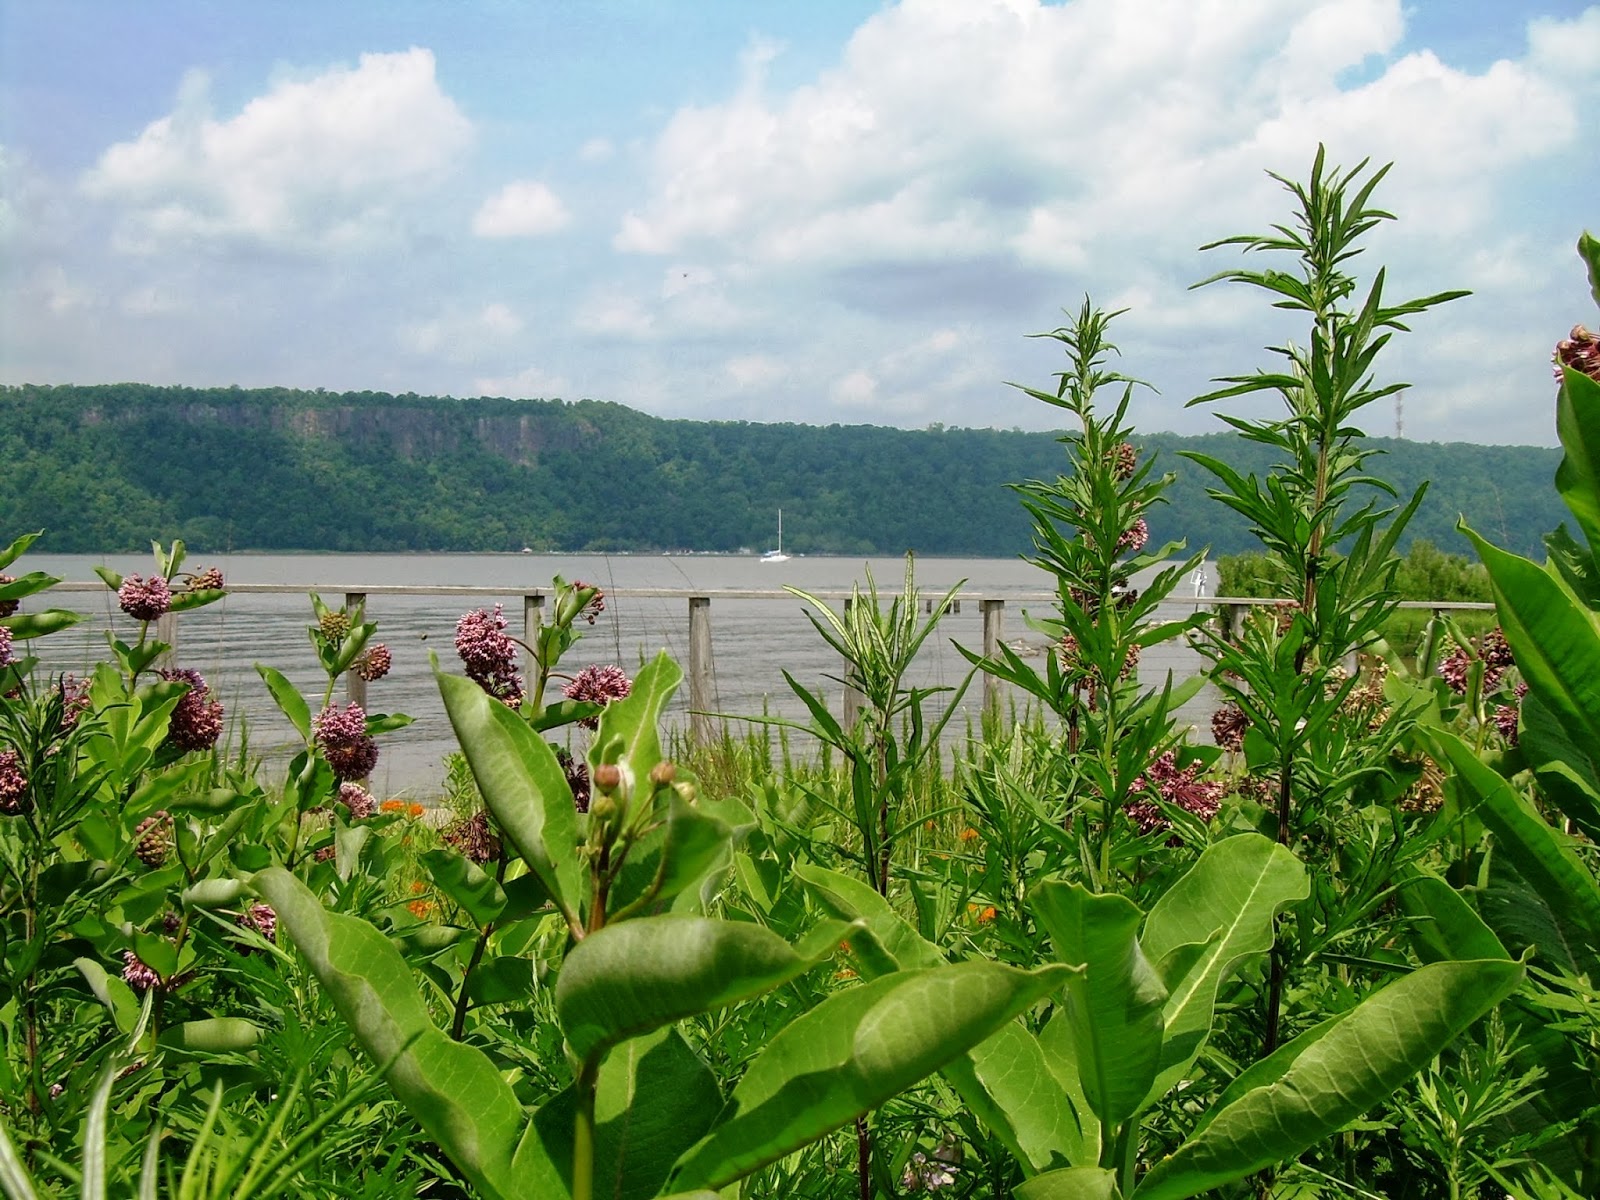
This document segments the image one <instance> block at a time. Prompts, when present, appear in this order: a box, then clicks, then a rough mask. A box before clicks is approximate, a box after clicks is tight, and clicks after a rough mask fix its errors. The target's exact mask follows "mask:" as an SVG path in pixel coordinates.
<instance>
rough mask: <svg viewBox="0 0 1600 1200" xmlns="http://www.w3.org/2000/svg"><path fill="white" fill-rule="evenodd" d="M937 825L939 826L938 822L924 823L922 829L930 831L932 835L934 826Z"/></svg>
mask: <svg viewBox="0 0 1600 1200" xmlns="http://www.w3.org/2000/svg"><path fill="white" fill-rule="evenodd" d="M935 824H937V822H934V821H924V822H923V823H922V827H923V828H924V829H926V830H927V831H928V832H929V833H932V832H933V828H934V825H935Z"/></svg>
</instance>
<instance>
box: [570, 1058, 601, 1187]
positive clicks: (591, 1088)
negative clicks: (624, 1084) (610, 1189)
mask: <svg viewBox="0 0 1600 1200" xmlns="http://www.w3.org/2000/svg"><path fill="white" fill-rule="evenodd" d="M599 1079H600V1060H599V1059H598V1058H597V1057H590V1058H586V1059H584V1060H583V1063H582V1064H581V1065H580V1066H579V1067H578V1078H577V1080H576V1082H575V1083H574V1087H575V1088H576V1089H577V1093H578V1114H577V1116H576V1117H575V1118H574V1119H573V1124H572V1200H594V1094H595V1088H596V1085H597V1084H598V1082H599Z"/></svg>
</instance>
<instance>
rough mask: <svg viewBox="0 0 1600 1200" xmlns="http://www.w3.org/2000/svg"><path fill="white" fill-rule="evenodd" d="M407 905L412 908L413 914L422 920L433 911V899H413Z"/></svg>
mask: <svg viewBox="0 0 1600 1200" xmlns="http://www.w3.org/2000/svg"><path fill="white" fill-rule="evenodd" d="M406 907H407V908H409V909H410V910H411V915H412V916H414V917H416V918H417V919H419V920H420V919H421V918H423V917H425V916H427V915H428V914H429V913H431V912H432V911H433V901H432V900H413V901H411V903H410V904H407V905H406Z"/></svg>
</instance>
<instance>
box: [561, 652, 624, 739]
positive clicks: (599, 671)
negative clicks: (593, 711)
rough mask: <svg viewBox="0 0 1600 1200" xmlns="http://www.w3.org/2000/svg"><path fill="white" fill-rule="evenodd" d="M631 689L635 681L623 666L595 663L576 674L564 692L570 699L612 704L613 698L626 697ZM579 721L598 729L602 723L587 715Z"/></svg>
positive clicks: (586, 727)
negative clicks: (630, 678) (625, 671)
mask: <svg viewBox="0 0 1600 1200" xmlns="http://www.w3.org/2000/svg"><path fill="white" fill-rule="evenodd" d="M631 691H633V683H632V681H631V680H629V678H628V676H627V675H626V674H625V673H624V672H623V670H622V668H621V667H616V666H610V665H606V666H601V665H600V664H599V663H595V664H593V665H591V666H587V667H585V668H583V670H581V671H579V672H578V673H577V674H576V675H574V676H573V677H572V681H571V682H570V683H568V684H567V686H566V689H565V692H564V694H565V696H566V697H567V699H568V700H577V701H579V702H580V703H583V704H601V705H604V704H610V703H611V702H612V701H613V700H622V699H625V698H626V697H627V695H628V693H629V692H631ZM578 723H579V724H580V725H582V726H583V727H584V728H585V729H597V728H599V725H600V721H599V719H598V718H596V717H585V718H584V719H583V720H582V721H580V722H578Z"/></svg>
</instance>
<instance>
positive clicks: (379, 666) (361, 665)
mask: <svg viewBox="0 0 1600 1200" xmlns="http://www.w3.org/2000/svg"><path fill="white" fill-rule="evenodd" d="M393 665H394V659H393V657H392V656H391V655H390V654H389V647H387V646H385V645H384V644H383V643H382V642H373V643H372V645H370V646H368V647H367V649H366V653H364V654H363V655H362V656H361V657H360V658H358V659H356V667H355V670H356V674H357V675H359V676H360V677H361V678H362V679H365V680H366V681H367V682H368V683H372V682H373V681H374V680H378V679H382V678H383V677H384V676H385V675H387V674H388V673H389V668H390V667H391V666H393Z"/></svg>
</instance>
